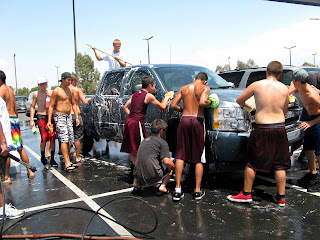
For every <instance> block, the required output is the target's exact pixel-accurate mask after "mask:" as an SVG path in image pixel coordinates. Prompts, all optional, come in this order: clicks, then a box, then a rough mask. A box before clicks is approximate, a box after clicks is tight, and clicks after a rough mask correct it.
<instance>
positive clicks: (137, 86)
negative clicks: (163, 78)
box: [132, 84, 142, 94]
mask: <svg viewBox="0 0 320 240" xmlns="http://www.w3.org/2000/svg"><path fill="white" fill-rule="evenodd" d="M141 89H142V84H138V85H136V86H135V87H134V88H133V89H132V94H134V93H135V92H138V91H139V90H141Z"/></svg>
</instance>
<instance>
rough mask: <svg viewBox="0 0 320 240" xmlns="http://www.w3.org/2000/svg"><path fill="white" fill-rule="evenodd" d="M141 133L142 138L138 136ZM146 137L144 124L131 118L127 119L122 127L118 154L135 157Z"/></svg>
mask: <svg viewBox="0 0 320 240" xmlns="http://www.w3.org/2000/svg"><path fill="white" fill-rule="evenodd" d="M140 126H141V128H140ZM141 132H142V136H141V134H140V133H141ZM146 137H147V131H146V127H145V125H144V123H143V122H140V121H137V120H134V119H132V118H127V120H126V123H125V126H124V131H123V138H122V144H121V149H120V152H126V153H130V155H132V156H134V157H136V156H137V153H138V148H139V146H140V143H141V142H142V140H143V139H144V138H146Z"/></svg>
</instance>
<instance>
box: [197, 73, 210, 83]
mask: <svg viewBox="0 0 320 240" xmlns="http://www.w3.org/2000/svg"><path fill="white" fill-rule="evenodd" d="M195 79H197V80H202V81H207V80H208V75H207V74H206V73H205V72H199V73H198V74H197V76H196V77H195Z"/></svg>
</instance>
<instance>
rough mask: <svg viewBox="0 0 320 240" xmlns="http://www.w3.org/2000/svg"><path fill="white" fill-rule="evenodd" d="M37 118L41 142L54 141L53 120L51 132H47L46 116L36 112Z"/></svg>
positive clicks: (54, 129)
mask: <svg viewBox="0 0 320 240" xmlns="http://www.w3.org/2000/svg"><path fill="white" fill-rule="evenodd" d="M37 119H38V120H37V122H38V127H39V131H40V135H41V143H43V142H49V141H55V140H56V127H55V124H54V121H52V124H53V132H52V133H50V134H49V133H48V129H47V123H48V116H47V115H40V114H38V115H37Z"/></svg>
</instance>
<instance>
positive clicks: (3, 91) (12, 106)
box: [0, 84, 18, 117]
mask: <svg viewBox="0 0 320 240" xmlns="http://www.w3.org/2000/svg"><path fill="white" fill-rule="evenodd" d="M0 97H1V98H2V99H3V100H4V101H5V102H6V107H7V111H8V113H9V116H13V117H17V116H18V111H17V105H16V99H15V97H14V93H13V91H12V89H11V88H10V87H8V86H7V85H6V84H2V85H1V86H0Z"/></svg>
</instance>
